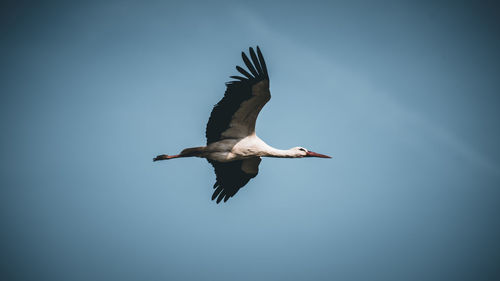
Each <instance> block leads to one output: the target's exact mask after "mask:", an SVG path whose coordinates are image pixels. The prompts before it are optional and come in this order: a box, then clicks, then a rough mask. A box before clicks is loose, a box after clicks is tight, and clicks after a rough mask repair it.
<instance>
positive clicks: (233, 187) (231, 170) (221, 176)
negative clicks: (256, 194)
mask: <svg viewBox="0 0 500 281" xmlns="http://www.w3.org/2000/svg"><path fill="white" fill-rule="evenodd" d="M243 161H244V160H237V161H232V162H217V161H213V160H208V162H210V164H212V166H213V167H214V170H215V175H216V182H215V185H214V189H215V191H214V193H213V195H212V200H214V199H215V198H217V200H216V202H217V203H220V202H221V201H222V200H224V202H226V201H227V200H228V199H229V198H231V197H233V196H234V195H235V194H236V192H238V190H240V189H241V188H242V187H243V186H245V185H246V184H247V183H248V182H249V181H250V179H252V178H254V177H255V176H257V173H255V174H247V173H245V172H244V171H243V170H242V164H243ZM259 162H260V161H259Z"/></svg>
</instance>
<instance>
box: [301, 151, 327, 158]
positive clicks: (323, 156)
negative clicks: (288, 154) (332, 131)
mask: <svg viewBox="0 0 500 281" xmlns="http://www.w3.org/2000/svg"><path fill="white" fill-rule="evenodd" d="M305 157H319V158H332V157H330V156H328V155H324V154H319V153H316V152H312V151H308V152H307V155H306V156H305Z"/></svg>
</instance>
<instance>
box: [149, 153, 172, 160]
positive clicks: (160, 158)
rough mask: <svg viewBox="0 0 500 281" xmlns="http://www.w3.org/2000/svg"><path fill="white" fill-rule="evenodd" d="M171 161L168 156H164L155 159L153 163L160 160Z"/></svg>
mask: <svg viewBox="0 0 500 281" xmlns="http://www.w3.org/2000/svg"><path fill="white" fill-rule="evenodd" d="M167 159H170V158H169V157H168V155H167V154H162V155H158V156H156V157H155V158H153V161H158V160H167Z"/></svg>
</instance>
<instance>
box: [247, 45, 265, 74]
mask: <svg viewBox="0 0 500 281" xmlns="http://www.w3.org/2000/svg"><path fill="white" fill-rule="evenodd" d="M249 52H250V57H251V58H252V62H253V64H254V65H255V68H257V72H259V73H263V71H262V67H261V66H260V63H259V60H258V59H257V56H256V55H255V51H254V50H253V48H249Z"/></svg>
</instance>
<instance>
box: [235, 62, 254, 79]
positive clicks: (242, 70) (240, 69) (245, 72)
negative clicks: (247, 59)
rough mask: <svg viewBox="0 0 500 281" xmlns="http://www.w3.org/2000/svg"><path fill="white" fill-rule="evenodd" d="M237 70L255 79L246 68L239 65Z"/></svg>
mask: <svg viewBox="0 0 500 281" xmlns="http://www.w3.org/2000/svg"><path fill="white" fill-rule="evenodd" d="M236 70H238V71H239V72H240V73H241V74H243V75H245V76H246V77H247V78H248V79H253V78H254V77H253V76H252V75H251V74H250V73H248V72H247V71H246V70H244V69H243V68H242V67H241V66H239V65H237V66H236Z"/></svg>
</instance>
